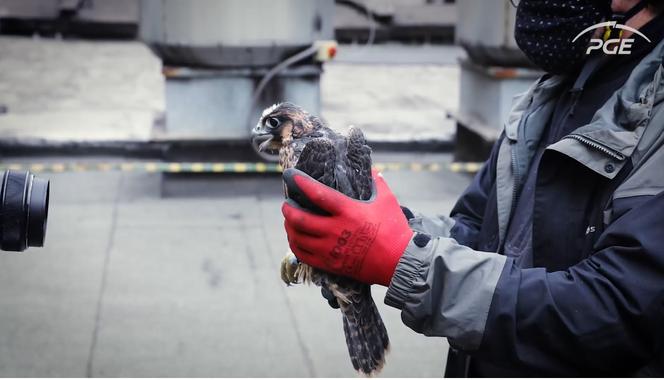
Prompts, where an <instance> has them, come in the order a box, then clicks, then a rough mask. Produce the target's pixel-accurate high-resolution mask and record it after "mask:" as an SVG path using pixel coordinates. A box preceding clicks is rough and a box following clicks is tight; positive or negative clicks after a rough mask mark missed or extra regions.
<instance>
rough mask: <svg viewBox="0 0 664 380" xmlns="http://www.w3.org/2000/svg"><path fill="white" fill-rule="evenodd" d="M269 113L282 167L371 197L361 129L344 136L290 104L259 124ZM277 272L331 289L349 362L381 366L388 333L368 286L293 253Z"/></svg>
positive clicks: (368, 371)
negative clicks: (301, 260)
mask: <svg viewBox="0 0 664 380" xmlns="http://www.w3.org/2000/svg"><path fill="white" fill-rule="evenodd" d="M270 118H277V119H278V120H280V123H277V122H276V121H275V122H274V123H275V124H279V125H280V128H279V129H280V130H279V132H278V133H275V135H278V136H276V137H275V139H273V140H274V141H272V142H270V144H271V147H272V148H274V149H277V148H278V149H279V161H280V164H281V166H282V167H283V168H284V169H287V168H291V167H295V168H297V169H299V170H302V171H303V172H305V173H307V174H308V175H309V176H311V177H312V178H314V179H316V180H317V181H319V182H321V183H323V184H325V185H327V186H329V187H332V188H334V189H336V190H338V191H340V192H342V193H344V194H346V195H348V196H349V197H352V198H355V199H362V200H366V199H369V198H370V197H371V193H372V179H371V149H370V148H369V146H368V145H367V144H366V141H365V138H364V135H363V134H362V132H361V131H360V130H359V129H357V128H353V127H351V129H350V130H349V132H348V135H347V136H343V135H341V134H338V133H336V132H335V131H333V130H331V129H330V128H327V127H326V126H325V125H323V123H322V122H321V121H320V120H319V119H318V118H316V117H315V116H311V115H309V114H308V113H307V112H306V111H304V110H303V109H301V108H300V107H298V106H296V105H294V104H291V103H281V104H278V105H275V106H272V107H270V108H269V109H267V110H266V111H265V112H264V113H263V115H262V116H261V119H260V121H259V126H261V125H263V124H265V123H266V122H267V121H268V120H269V119H270ZM281 274H282V279H283V280H284V281H285V282H286V283H287V284H289V285H290V284H291V283H295V282H311V283H314V284H316V285H318V286H322V287H326V288H327V289H328V290H330V291H331V292H332V294H334V296H335V297H336V298H337V301H338V303H339V306H340V309H341V312H342V316H343V328H344V334H345V336H346V344H347V346H348V352H349V354H350V359H351V362H352V364H353V367H354V368H355V369H356V370H357V371H358V372H360V373H362V374H364V375H373V374H375V373H377V372H378V371H380V370H381V369H382V367H383V365H384V363H385V355H386V353H387V351H388V349H389V338H388V335H387V330H386V329H385V325H384V324H383V321H382V318H381V316H380V314H379V313H378V309H377V308H376V304H375V303H374V301H373V298H372V297H371V288H370V286H369V285H365V284H362V283H360V282H357V281H354V280H351V279H349V278H345V277H341V276H337V275H333V274H329V273H326V272H323V271H320V270H318V269H314V268H312V267H310V266H308V265H306V264H304V263H299V262H297V261H295V260H294V256H293V255H292V253H291V254H289V255H288V256H287V257H286V258H284V261H283V262H282V267H281Z"/></svg>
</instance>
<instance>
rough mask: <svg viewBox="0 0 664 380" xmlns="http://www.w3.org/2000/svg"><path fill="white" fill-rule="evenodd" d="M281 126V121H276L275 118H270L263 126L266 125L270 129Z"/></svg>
mask: <svg viewBox="0 0 664 380" xmlns="http://www.w3.org/2000/svg"><path fill="white" fill-rule="evenodd" d="M280 124H281V121H279V119H277V118H276V117H270V118H268V119H267V120H265V125H267V126H268V127H270V128H277V127H278V126H279V125H280Z"/></svg>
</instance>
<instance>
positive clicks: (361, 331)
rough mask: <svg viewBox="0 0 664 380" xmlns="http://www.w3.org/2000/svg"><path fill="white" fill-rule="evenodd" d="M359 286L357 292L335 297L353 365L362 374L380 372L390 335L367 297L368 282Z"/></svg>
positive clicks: (368, 290)
mask: <svg viewBox="0 0 664 380" xmlns="http://www.w3.org/2000/svg"><path fill="white" fill-rule="evenodd" d="M361 287H362V289H361V291H360V292H359V293H354V294H353V295H352V296H351V297H350V298H349V299H346V300H344V299H341V298H338V301H339V305H340V306H341V311H342V314H343V326H344V334H345V335H346V345H347V346H348V353H349V355H350V360H351V362H352V363H353V367H354V368H355V370H356V371H358V372H360V373H362V374H364V375H366V376H372V375H375V374H377V373H378V372H380V370H381V369H382V368H383V365H384V364H385V356H386V355H387V352H388V351H389V348H390V339H389V337H388V336H387V330H386V329H385V325H384V324H383V320H382V318H381V317H380V314H379V313H378V308H377V307H376V304H375V303H374V300H373V298H371V288H370V287H369V286H368V285H361ZM333 292H334V291H333Z"/></svg>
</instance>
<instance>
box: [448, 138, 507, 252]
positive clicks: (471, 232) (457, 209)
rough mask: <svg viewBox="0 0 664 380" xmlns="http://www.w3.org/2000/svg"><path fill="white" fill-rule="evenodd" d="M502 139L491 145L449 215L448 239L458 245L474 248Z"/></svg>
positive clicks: (491, 189) (492, 181)
mask: <svg viewBox="0 0 664 380" xmlns="http://www.w3.org/2000/svg"><path fill="white" fill-rule="evenodd" d="M503 138H504V133H503V134H502V135H501V136H500V138H499V139H498V141H496V143H495V144H494V145H493V148H492V150H491V155H490V156H489V159H488V160H487V161H486V162H485V163H484V165H483V166H482V169H481V170H480V171H479V172H478V173H477V175H475V177H474V178H473V181H472V182H471V184H470V185H469V186H468V188H466V190H465V191H464V192H463V194H462V195H461V197H460V198H459V200H458V201H457V203H456V204H455V206H454V208H453V209H452V212H451V213H450V216H451V217H452V219H454V220H455V224H454V227H452V230H451V231H450V237H452V238H454V239H455V240H456V241H458V242H459V244H462V245H466V246H469V247H475V243H476V241H477V236H478V235H479V232H480V229H481V227H482V223H483V222H484V215H485V213H486V209H487V205H488V203H489V197H490V194H491V192H492V191H494V188H495V182H496V161H497V160H498V149H499V147H500V144H501V142H502V139H503Z"/></svg>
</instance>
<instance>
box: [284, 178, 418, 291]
mask: <svg viewBox="0 0 664 380" xmlns="http://www.w3.org/2000/svg"><path fill="white" fill-rule="evenodd" d="M372 174H373V184H374V191H373V196H372V197H371V199H370V200H367V201H360V200H357V199H352V198H350V197H347V196H346V195H344V194H342V193H340V192H338V191H336V190H334V189H331V188H329V187H327V186H325V185H323V184H321V183H319V182H317V181H316V180H314V179H312V178H311V177H309V176H308V175H306V174H305V173H303V172H301V171H299V170H296V169H287V170H286V171H285V172H284V182H285V183H286V189H287V193H288V199H287V200H286V202H284V204H283V207H282V212H283V214H284V217H285V219H286V220H285V223H284V224H285V227H286V233H287V235H288V243H289V245H290V248H291V250H292V251H293V253H295V255H296V256H297V258H298V259H299V260H300V261H302V262H304V263H305V264H308V265H311V266H313V267H315V268H319V269H321V270H324V271H326V272H330V273H335V274H338V275H342V276H346V277H350V278H353V279H355V280H358V281H361V282H364V283H367V284H381V285H385V286H387V285H389V283H390V280H391V279H392V275H393V274H394V270H395V268H396V266H397V264H398V262H399V259H400V258H401V255H402V254H403V252H404V250H405V249H406V246H407V245H408V243H409V241H410V239H411V238H412V236H413V232H412V231H411V229H410V227H409V226H408V221H407V219H406V218H404V212H403V211H402V209H401V207H399V203H398V202H397V200H396V198H395V197H394V194H392V192H391V191H390V189H389V187H388V186H387V184H386V183H385V180H384V179H383V177H382V175H380V174H378V173H377V172H375V171H374V172H372ZM310 210H312V211H310Z"/></svg>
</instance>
